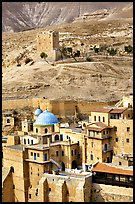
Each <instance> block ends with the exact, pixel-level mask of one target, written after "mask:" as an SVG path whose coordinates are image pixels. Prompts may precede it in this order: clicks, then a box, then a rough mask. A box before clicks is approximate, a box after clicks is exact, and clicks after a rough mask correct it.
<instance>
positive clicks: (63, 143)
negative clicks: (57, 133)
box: [25, 141, 78, 150]
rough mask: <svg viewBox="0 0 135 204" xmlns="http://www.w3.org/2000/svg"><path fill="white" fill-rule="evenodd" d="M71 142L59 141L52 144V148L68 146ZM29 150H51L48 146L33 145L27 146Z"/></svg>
mask: <svg viewBox="0 0 135 204" xmlns="http://www.w3.org/2000/svg"><path fill="white" fill-rule="evenodd" d="M68 143H69V141H58V142H54V143H50V147H53V146H57V145H68ZM74 144H78V143H77V142H74V143H72V142H71V145H74ZM25 147H26V148H28V149H37V150H46V149H49V148H50V147H49V145H48V144H33V145H27V146H25Z"/></svg>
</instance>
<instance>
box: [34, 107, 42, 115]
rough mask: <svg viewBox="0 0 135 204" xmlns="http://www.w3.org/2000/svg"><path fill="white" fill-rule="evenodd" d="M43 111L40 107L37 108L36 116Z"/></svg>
mask: <svg viewBox="0 0 135 204" xmlns="http://www.w3.org/2000/svg"><path fill="white" fill-rule="evenodd" d="M42 112H43V111H42V110H41V109H40V107H39V108H37V110H36V111H35V113H34V114H35V116H39V115H40V114H41V113H42Z"/></svg>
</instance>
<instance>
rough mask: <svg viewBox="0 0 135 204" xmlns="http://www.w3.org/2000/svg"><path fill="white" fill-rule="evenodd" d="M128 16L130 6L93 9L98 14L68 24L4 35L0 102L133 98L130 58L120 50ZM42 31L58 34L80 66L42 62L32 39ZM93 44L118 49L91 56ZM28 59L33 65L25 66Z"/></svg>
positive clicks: (128, 30)
mask: <svg viewBox="0 0 135 204" xmlns="http://www.w3.org/2000/svg"><path fill="white" fill-rule="evenodd" d="M62 3H63V5H64V2H62ZM75 3H76V2H75ZM84 5H85V4H84ZM106 5H107V4H106ZM68 6H69V5H68ZM131 11H132V4H128V5H127V4H126V6H125V7H122V8H121V7H120V8H118V7H117V9H114V8H113V9H110V10H109V11H108V10H106V9H104V10H103V9H101V8H100V7H98V10H94V8H93V12H91V13H86V14H84V15H82V16H81V17H79V18H78V17H77V18H75V19H74V22H72V23H63V24H60V25H59V26H58V25H55V24H54V25H52V26H48V27H46V28H38V29H33V30H29V31H25V32H17V33H6V32H5V33H3V35H2V58H3V67H2V72H3V78H2V96H3V99H8V98H27V97H35V96H37V97H47V98H49V99H80V100H98V101H108V100H118V99H121V97H122V96H123V95H127V94H130V93H132V91H133V55H132V54H127V53H125V52H124V46H125V45H133V18H132V15H131V13H132V12H131ZM85 12H86V10H85ZM46 29H48V30H49V29H50V30H57V31H59V32H60V44H65V45H68V46H72V47H73V49H75V50H77V49H79V50H80V51H81V57H80V58H79V59H78V61H79V60H82V61H83V62H75V61H74V60H73V59H70V62H66V61H65V62H64V63H63V62H57V63H55V64H53V65H52V64H51V63H50V62H49V64H47V63H46V62H45V61H44V60H43V59H41V58H40V53H39V52H38V51H37V48H36V34H37V33H38V32H39V31H41V30H46ZM82 43H83V46H82V45H81V44H82ZM94 45H96V46H101V45H105V46H106V45H107V46H108V47H114V48H117V54H116V55H115V56H109V55H108V54H107V53H105V52H100V53H98V54H96V53H94V52H93V51H90V48H91V46H94ZM87 55H88V56H90V57H91V62H86V56H87ZM18 56H22V59H21V60H20V62H21V66H20V67H18V66H17V63H16V58H17V57H18ZM27 57H30V58H32V59H33V64H31V63H29V64H27V65H25V63H24V61H25V59H26V58H27ZM71 61H72V63H71Z"/></svg>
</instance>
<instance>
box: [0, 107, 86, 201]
mask: <svg viewBox="0 0 135 204" xmlns="http://www.w3.org/2000/svg"><path fill="white" fill-rule="evenodd" d="M59 126H60V124H59V121H58V119H57V118H56V116H55V115H54V114H52V113H51V112H49V111H48V110H45V111H43V112H41V113H40V114H39V115H38V117H37V119H36V121H35V122H34V124H33V127H34V128H33V133H31V135H20V136H15V135H13V136H10V137H9V138H10V139H9V138H8V143H7V144H8V145H7V146H6V147H3V167H4V168H11V167H12V168H13V174H12V176H13V179H12V182H13V185H14V194H15V198H14V199H15V201H16V202H18V201H23V202H24V201H25V202H28V201H29V199H32V198H33V200H34V195H35V189H37V187H38V185H39V181H40V179H42V177H43V175H44V173H52V171H54V170H57V169H60V170H61V171H66V170H68V169H75V168H77V165H78V161H79V158H78V153H79V148H78V147H79V146H78V143H77V142H76V143H75V142H72V143H71V140H70V138H69V139H67V140H65V141H63V135H62V134H60V131H59V130H60V128H59ZM18 137H19V138H20V141H18V142H17V143H16V142H15V141H16V140H15V138H18ZM11 138H12V140H11ZM13 138H14V140H13ZM63 185H64V186H65V185H66V184H65V183H64V184H63ZM76 185H79V184H78V182H77V184H76ZM76 187H77V186H76ZM46 189H47V187H46ZM62 189H63V187H62ZM4 190H5V188H4V189H3V192H4V193H5V191H4ZM87 190H88V191H89V189H87ZM71 192H72V191H71ZM42 193H43V195H42V196H43V197H44V196H45V192H44V191H43V192H42ZM54 193H55V192H54ZM42 196H41V197H42ZM54 196H55V194H54ZM72 196H73V195H72ZM72 196H71V197H72ZM41 197H40V199H41ZM68 197H70V194H69V195H68ZM3 199H4V200H5V198H3ZM60 199H62V198H60ZM63 199H64V198H63ZM67 199H69V198H67ZM80 199H81V198H80ZM82 199H84V200H85V197H84V198H83V197H82Z"/></svg>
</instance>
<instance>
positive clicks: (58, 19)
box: [2, 2, 129, 32]
mask: <svg viewBox="0 0 135 204" xmlns="http://www.w3.org/2000/svg"><path fill="white" fill-rule="evenodd" d="M128 4H129V2H3V3H2V31H3V32H7V31H10V32H13V31H15V32H18V31H24V30H28V29H32V28H41V27H45V26H49V25H57V24H61V23H69V22H73V21H74V20H75V19H76V18H78V17H80V16H82V15H83V14H84V13H91V12H94V11H96V10H98V9H110V8H117V9H121V8H123V7H124V6H126V5H128Z"/></svg>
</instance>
